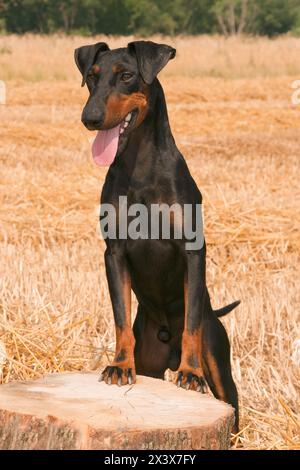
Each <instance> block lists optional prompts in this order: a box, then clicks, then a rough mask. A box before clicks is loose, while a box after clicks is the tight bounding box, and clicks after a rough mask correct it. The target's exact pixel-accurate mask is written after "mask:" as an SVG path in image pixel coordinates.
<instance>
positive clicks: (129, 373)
mask: <svg viewBox="0 0 300 470" xmlns="http://www.w3.org/2000/svg"><path fill="white" fill-rule="evenodd" d="M102 380H103V381H104V382H105V383H107V384H108V385H112V384H116V385H119V386H121V385H131V384H133V383H135V381H136V374H135V370H134V368H133V367H128V368H126V367H119V366H114V365H112V366H107V367H106V368H105V369H104V371H103V372H102V373H101V374H100V377H99V382H102Z"/></svg>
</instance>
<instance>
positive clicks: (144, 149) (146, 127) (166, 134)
mask: <svg viewBox="0 0 300 470" xmlns="http://www.w3.org/2000/svg"><path fill="white" fill-rule="evenodd" d="M179 156H180V153H179V151H178V149H177V147H176V144H175V141H174V138H173V135H172V132H171V128H170V124H169V118H168V112H167V106H166V100H165V96H164V92H163V89H162V86H161V84H160V83H159V81H158V80H157V79H155V81H154V82H153V84H152V85H151V86H150V87H149V109H148V112H147V115H146V117H145V119H144V121H143V122H142V123H141V124H140V126H139V127H138V128H137V129H135V130H133V131H132V133H131V134H130V136H129V140H128V143H127V146H126V148H125V149H124V150H123V152H122V153H121V154H120V155H119V156H118V158H117V161H116V163H117V164H118V165H120V166H122V169H123V170H124V171H126V173H127V175H128V176H129V177H131V176H134V178H137V179H138V178H139V176H141V177H143V178H144V177H145V175H147V174H151V173H152V170H153V168H154V167H156V166H157V165H159V166H160V168H161V169H163V168H165V167H168V166H170V164H172V162H174V159H177V158H178V157H179Z"/></svg>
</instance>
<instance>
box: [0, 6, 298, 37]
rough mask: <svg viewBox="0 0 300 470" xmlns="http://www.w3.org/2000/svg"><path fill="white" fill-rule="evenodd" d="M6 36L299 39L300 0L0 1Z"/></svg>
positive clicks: (2, 22) (1, 23) (1, 28)
mask: <svg viewBox="0 0 300 470" xmlns="http://www.w3.org/2000/svg"><path fill="white" fill-rule="evenodd" d="M0 15H1V21H0V31H1V32H2V33H4V32H8V33H17V34H22V33H26V32H35V33H43V34H49V33H54V32H63V33H66V34H81V35H93V34H115V35H128V34H139V35H144V36H147V35H151V34H157V33H159V34H165V35H178V34H189V35H191V34H192V35H194V34H211V33H221V34H224V35H225V36H230V35H235V34H242V33H247V34H254V35H267V36H275V35H278V34H284V33H287V32H290V33H291V34H295V35H300V2H299V0H285V1H283V0H66V1H61V0H1V1H0Z"/></svg>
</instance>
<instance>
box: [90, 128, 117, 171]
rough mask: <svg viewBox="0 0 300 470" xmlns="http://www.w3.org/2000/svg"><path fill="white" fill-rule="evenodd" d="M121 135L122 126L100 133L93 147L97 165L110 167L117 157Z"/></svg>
mask: <svg viewBox="0 0 300 470" xmlns="http://www.w3.org/2000/svg"><path fill="white" fill-rule="evenodd" d="M119 135H120V124H119V125H118V126H116V127H113V128H112V129H109V130H108V131H98V133H97V136H96V139H95V140H94V142H93V145H92V154H93V159H94V161H95V163H97V165H100V166H108V165H110V164H111V163H112V162H113V161H114V158H115V156H116V153H117V150H118V142H119Z"/></svg>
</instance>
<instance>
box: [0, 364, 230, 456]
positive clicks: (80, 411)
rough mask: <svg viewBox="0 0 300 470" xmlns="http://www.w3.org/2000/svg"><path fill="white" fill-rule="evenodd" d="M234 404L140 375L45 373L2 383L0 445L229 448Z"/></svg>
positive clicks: (60, 447) (8, 446)
mask: <svg viewBox="0 0 300 470" xmlns="http://www.w3.org/2000/svg"><path fill="white" fill-rule="evenodd" d="M232 424H233V409H232V408H231V407H230V406H229V405H227V404H225V403H223V402H221V401H218V400H216V399H214V398H212V397H211V396H208V395H202V394H200V393H198V392H193V391H186V390H184V389H178V388H177V387H176V386H175V385H174V384H172V383H170V382H166V381H162V380H157V379H152V378H149V377H142V376H138V377H137V383H136V384H135V385H131V386H129V385H127V386H123V387H118V386H116V385H111V386H108V385H106V384H105V383H104V382H101V383H99V382H98V376H97V375H96V374H95V373H64V374H50V375H47V376H45V377H43V378H41V379H38V380H35V381H28V382H14V383H10V384H7V385H2V386H0V449H227V448H228V447H229V444H230V431H231V427H232Z"/></svg>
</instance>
